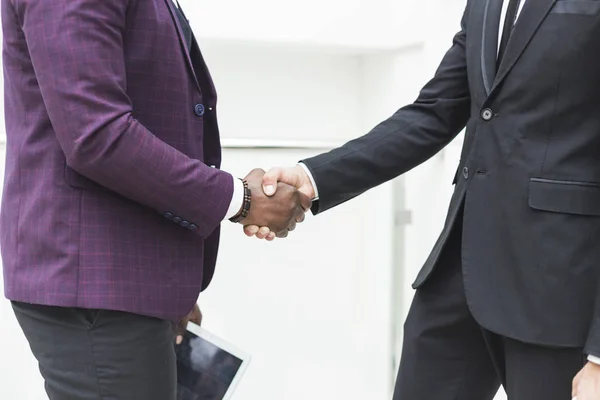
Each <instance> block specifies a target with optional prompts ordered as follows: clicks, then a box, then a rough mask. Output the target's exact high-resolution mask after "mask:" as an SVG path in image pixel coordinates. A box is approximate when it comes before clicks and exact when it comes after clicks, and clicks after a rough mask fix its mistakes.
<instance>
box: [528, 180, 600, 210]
mask: <svg viewBox="0 0 600 400" xmlns="http://www.w3.org/2000/svg"><path fill="white" fill-rule="evenodd" d="M529 207H531V208H533V209H536V210H542V211H551V212H557V213H564V214H577V215H596V216H600V184H598V183H588V182H576V181H556V180H550V179H540V178H531V179H530V180H529Z"/></svg>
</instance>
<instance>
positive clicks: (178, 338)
mask: <svg viewBox="0 0 600 400" xmlns="http://www.w3.org/2000/svg"><path fill="white" fill-rule="evenodd" d="M181 342H183V336H181V335H177V339H175V343H177V344H178V345H180V344H181Z"/></svg>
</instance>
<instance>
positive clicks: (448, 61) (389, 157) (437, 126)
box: [302, 6, 471, 214]
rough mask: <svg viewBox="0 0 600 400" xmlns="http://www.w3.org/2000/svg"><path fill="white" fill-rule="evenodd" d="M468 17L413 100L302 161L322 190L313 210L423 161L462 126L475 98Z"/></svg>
mask: <svg viewBox="0 0 600 400" xmlns="http://www.w3.org/2000/svg"><path fill="white" fill-rule="evenodd" d="M467 10H468V6H467ZM466 19H467V11H465V14H464V15H463V18H462V22H461V30H460V32H458V34H456V36H455V37H454V40H453V44H452V47H451V48H450V50H449V51H448V52H447V53H446V54H445V56H444V58H443V60H442V62H441V64H440V66H439V67H438V69H437V71H436V73H435V76H434V77H433V79H431V80H430V81H429V82H428V83H427V84H426V85H425V87H423V89H422V90H421V92H420V94H419V96H418V98H417V100H416V101H415V102H414V103H413V104H410V105H408V106H406V107H403V108H401V109H400V110H398V111H397V112H396V113H395V114H394V115H392V116H391V117H390V118H389V119H387V120H385V121H384V122H382V123H380V124H379V125H377V126H376V127H375V128H374V129H373V130H371V132H369V133H368V134H366V135H364V136H362V137H360V138H358V139H355V140H352V141H350V142H348V143H346V144H345V145H343V146H342V147H339V148H337V149H334V150H332V151H330V152H328V153H324V154H321V155H318V156H316V157H313V158H309V159H306V160H303V161H302V162H303V163H304V164H305V165H306V167H307V168H308V169H309V171H310V172H311V173H312V176H313V178H314V181H315V184H316V186H317V187H318V190H319V200H318V201H315V202H314V203H313V208H312V212H313V213H314V214H317V213H319V212H323V211H325V210H327V209H329V208H332V207H334V206H337V205H339V204H341V203H343V202H345V201H348V200H350V199H352V198H354V197H356V196H358V195H360V194H362V193H363V192H365V191H367V190H369V189H371V188H373V187H375V186H378V185H380V184H382V183H384V182H386V181H389V180H391V179H393V178H395V177H397V176H399V175H401V174H403V173H405V172H407V171H409V170H410V169H412V168H414V167H415V166H417V165H419V164H421V163H423V162H424V161H426V160H427V159H429V158H431V157H432V156H433V155H435V154H436V153H437V152H439V151H440V150H441V149H442V148H443V147H444V146H446V145H447V144H448V143H449V142H450V141H452V139H453V138H455V137H456V135H458V133H459V132H460V131H461V130H462V129H463V128H464V126H465V124H466V123H467V120H468V118H469V114H470V102H471V98H470V94H469V84H468V79H467V65H466V55H465V40H466V26H465V23H466ZM407 78H409V77H407Z"/></svg>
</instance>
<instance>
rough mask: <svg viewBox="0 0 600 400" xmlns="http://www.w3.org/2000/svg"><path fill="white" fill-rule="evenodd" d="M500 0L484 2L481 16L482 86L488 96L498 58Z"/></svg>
mask: <svg viewBox="0 0 600 400" xmlns="http://www.w3.org/2000/svg"><path fill="white" fill-rule="evenodd" d="M501 12H502V0H486V3H485V10H484V15H483V34H482V41H481V71H482V75H483V85H484V86H485V91H486V92H487V94H488V95H489V94H490V92H491V91H492V84H493V82H494V78H495V76H496V60H497V57H498V32H499V29H500V13H501Z"/></svg>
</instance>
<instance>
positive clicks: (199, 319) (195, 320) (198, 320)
mask: <svg viewBox="0 0 600 400" xmlns="http://www.w3.org/2000/svg"><path fill="white" fill-rule="evenodd" d="M190 321H192V322H193V323H195V324H196V325H202V313H201V312H200V310H197V311H196V312H194V314H192V318H190Z"/></svg>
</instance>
